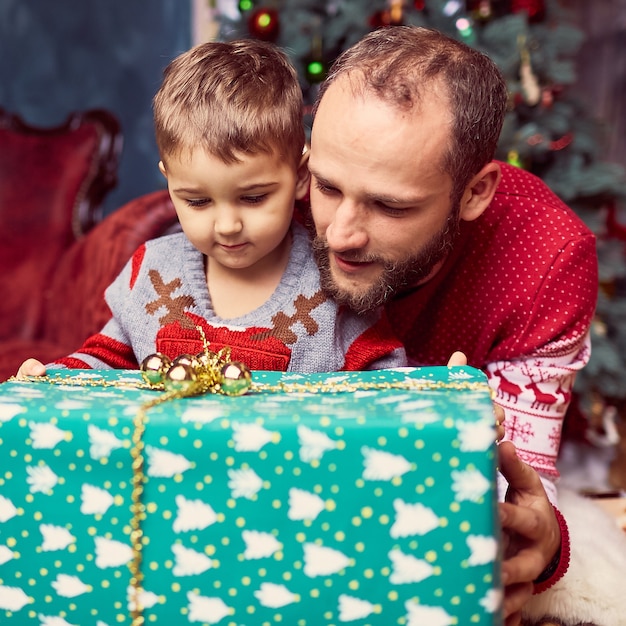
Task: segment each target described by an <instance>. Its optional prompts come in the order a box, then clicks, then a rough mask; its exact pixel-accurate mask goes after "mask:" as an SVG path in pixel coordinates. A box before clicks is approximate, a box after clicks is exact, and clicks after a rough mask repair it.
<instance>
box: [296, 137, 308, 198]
mask: <svg viewBox="0 0 626 626" xmlns="http://www.w3.org/2000/svg"><path fill="white" fill-rule="evenodd" d="M310 183H311V174H310V173H309V151H308V150H307V149H306V147H305V150H304V152H303V153H302V158H301V159H300V163H299V164H298V169H297V170H296V199H297V200H302V198H304V197H305V196H306V195H307V194H308V193H309V185H310Z"/></svg>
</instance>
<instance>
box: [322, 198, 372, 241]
mask: <svg viewBox="0 0 626 626" xmlns="http://www.w3.org/2000/svg"><path fill="white" fill-rule="evenodd" d="M326 240H327V242H328V245H329V247H330V248H331V250H334V251H336V252H339V251H342V250H344V251H345V250H360V249H362V248H365V246H366V245H367V243H368V241H369V237H368V234H367V228H366V221H365V216H364V212H363V209H361V208H360V207H359V206H358V205H356V204H354V203H352V202H350V201H348V200H345V199H344V200H343V201H342V202H341V204H339V206H338V207H337V210H336V211H335V214H334V216H333V220H332V222H331V223H330V224H329V226H328V228H327V229H326Z"/></svg>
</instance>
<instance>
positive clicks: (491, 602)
mask: <svg viewBox="0 0 626 626" xmlns="http://www.w3.org/2000/svg"><path fill="white" fill-rule="evenodd" d="M502 597H503V594H502V589H489V590H488V591H487V593H486V594H485V595H484V597H482V598H481V599H480V605H481V606H482V607H483V608H484V609H485V611H487V613H495V612H496V611H498V610H499V609H500V607H501V605H502Z"/></svg>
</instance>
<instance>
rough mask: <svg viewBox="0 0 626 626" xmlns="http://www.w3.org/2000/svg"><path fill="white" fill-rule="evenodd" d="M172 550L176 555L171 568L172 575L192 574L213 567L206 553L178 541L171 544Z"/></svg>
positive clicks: (200, 572)
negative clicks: (186, 546)
mask: <svg viewBox="0 0 626 626" xmlns="http://www.w3.org/2000/svg"><path fill="white" fill-rule="evenodd" d="M172 552H173V553H174V555H175V557H176V563H175V565H174V569H173V570H172V573H173V574H174V576H194V575H195V574H202V572H206V571H207V570H208V569H211V568H212V567H213V561H211V559H210V558H209V557H208V556H207V555H206V554H203V553H202V552H196V551H195V550H191V549H190V548H185V546H183V545H181V544H179V543H175V544H174V545H173V546H172Z"/></svg>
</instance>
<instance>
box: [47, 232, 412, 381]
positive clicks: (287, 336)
mask: <svg viewBox="0 0 626 626" xmlns="http://www.w3.org/2000/svg"><path fill="white" fill-rule="evenodd" d="M292 233H293V245H292V248H291V252H290V258H289V263H288V265H287V268H286V270H285V272H284V274H283V277H282V279H281V281H280V284H279V285H278V286H277V288H276V290H275V291H274V293H273V294H272V297H271V298H270V299H269V300H268V301H266V302H265V303H264V304H263V305H261V306H260V307H258V308H257V309H255V310H254V311H251V312H250V313H247V314H245V315H242V316H240V317H237V318H234V319H229V320H224V319H221V318H220V317H219V316H217V314H216V313H215V312H214V311H213V308H212V306H211V299H210V294H209V290H208V288H207V283H206V275H205V267H204V256H203V255H202V253H200V252H199V251H198V250H196V249H195V248H194V247H193V246H192V244H191V243H190V242H189V240H188V239H187V237H186V236H185V235H184V233H176V234H173V235H168V236H165V237H161V238H159V239H154V240H152V241H149V242H147V243H146V244H145V245H143V246H141V247H140V248H139V249H138V250H137V251H136V252H135V254H134V256H133V257H132V259H131V260H130V261H129V262H128V264H127V265H126V267H125V268H124V269H123V270H122V272H121V273H120V275H119V276H118V277H117V278H116V280H115V281H114V282H113V283H112V284H111V285H110V286H109V287H108V289H107V291H106V294H105V295H106V300H107V304H108V305H109V308H110V309H111V312H112V317H111V319H110V320H109V322H108V323H107V324H106V325H105V327H104V328H103V330H102V331H101V332H100V333H98V334H96V335H94V336H92V337H90V338H89V339H87V341H86V342H85V344H84V345H83V346H82V347H81V348H80V349H79V350H78V351H77V352H76V353H74V354H72V355H70V356H69V357H65V358H63V359H59V360H58V361H57V362H56V363H57V364H58V365H64V366H67V367H72V368H85V367H89V368H107V367H113V368H117V369H124V368H125V369H132V368H137V367H138V364H139V363H141V361H142V360H143V359H144V358H145V357H147V356H148V355H150V354H152V353H154V352H161V353H163V354H166V355H167V356H169V357H170V358H175V357H177V356H179V355H181V354H197V353H199V352H201V350H202V347H203V345H202V340H201V336H200V333H199V332H198V330H197V327H198V326H200V327H202V329H203V330H204V333H205V335H206V337H207V339H208V341H209V344H210V346H211V349H212V350H214V351H218V350H219V349H221V348H223V347H225V346H228V347H230V348H231V358H232V359H233V360H238V361H243V362H244V363H245V364H246V365H247V366H248V367H249V368H250V369H252V370H277V371H296V372H326V371H338V370H366V369H382V368H390V367H399V366H403V365H406V353H405V351H404V348H403V347H402V345H401V343H400V342H399V340H398V339H397V338H396V337H395V336H394V334H393V333H392V332H391V329H390V326H389V324H388V321H387V319H386V315H385V313H384V310H383V309H379V310H375V311H372V312H370V313H369V314H367V315H356V314H355V313H353V312H351V311H349V310H348V309H345V308H342V307H338V306H337V304H336V303H335V302H334V301H333V300H331V299H330V298H328V297H327V296H326V295H325V294H324V292H323V291H322V289H321V286H320V282H319V271H318V269H317V265H316V264H315V260H314V258H313V254H312V251H311V247H310V244H309V240H308V234H307V232H306V230H305V229H304V227H302V226H301V225H299V224H294V225H293V228H292Z"/></svg>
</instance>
